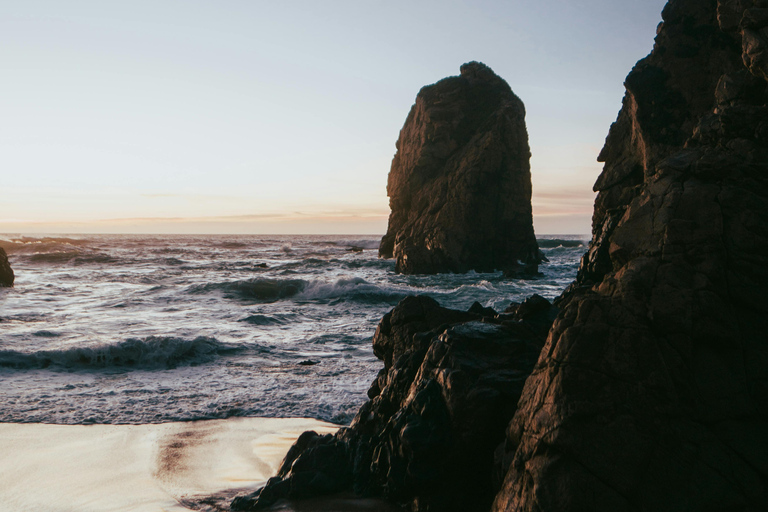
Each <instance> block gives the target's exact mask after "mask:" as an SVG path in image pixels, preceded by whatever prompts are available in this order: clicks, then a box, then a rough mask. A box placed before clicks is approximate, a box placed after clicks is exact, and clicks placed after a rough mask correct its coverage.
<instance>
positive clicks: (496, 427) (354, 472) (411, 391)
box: [232, 296, 557, 512]
mask: <svg viewBox="0 0 768 512" xmlns="http://www.w3.org/2000/svg"><path fill="white" fill-rule="evenodd" d="M556 313H557V309H556V308H555V307H553V306H552V305H551V304H550V303H549V302H548V301H546V300H545V299H543V298H541V297H538V296H534V297H532V298H531V299H529V300H528V301H526V302H524V303H523V304H522V305H519V306H518V307H516V308H514V309H513V311H511V312H510V313H509V314H505V315H497V314H496V312H495V311H493V310H492V309H490V308H483V307H482V306H480V305H479V304H476V305H474V306H473V307H472V308H471V310H470V312H462V311H455V310H450V309H446V308H443V307H440V306H439V305H438V304H437V302H435V301H434V300H433V299H430V298H429V297H407V298H405V299H403V300H402V301H401V302H400V304H398V305H397V307H395V309H393V310H392V311H391V312H390V313H388V314H387V315H385V316H384V318H383V319H382V320H381V323H380V324H379V327H378V329H377V330H376V334H375V336H374V340H373V349H374V352H375V354H376V355H377V356H378V357H379V358H380V359H382V360H383V361H384V368H383V369H382V370H381V371H380V372H379V375H378V377H377V378H376V380H375V381H374V383H373V385H372V386H371V388H370V390H369V391H368V396H369V398H370V401H368V402H367V403H365V404H364V405H363V407H362V408H361V409H360V411H359V412H358V413H357V416H356V417H355V419H354V421H353V422H352V424H351V426H350V427H349V428H344V429H341V430H340V431H339V432H338V433H337V434H336V435H334V436H332V435H326V436H320V435H318V434H315V433H314V432H305V433H304V434H302V436H301V437H300V438H299V440H298V441H297V442H296V444H295V445H294V446H293V447H292V448H291V450H290V451H289V452H288V455H287V456H286V458H285V460H284V461H283V464H282V466H281V467H280V470H279V472H278V475H277V476H276V477H274V478H272V479H270V480H269V482H267V485H266V487H265V488H263V489H262V490H260V491H259V492H257V493H256V494H253V495H250V496H243V497H240V498H237V499H236V500H235V501H234V503H233V507H232V508H233V509H235V510H259V509H262V508H265V507H269V506H271V505H272V504H274V503H275V501H276V500H278V499H284V498H287V499H301V498H307V497H310V496H315V495H319V494H331V493H337V492H341V491H350V490H352V491H354V492H355V493H356V494H357V495H360V496H368V497H371V496H375V497H385V498H387V499H389V500H391V501H394V502H396V503H400V504H404V505H407V507H408V509H409V510H412V511H414V512H416V511H420V512H428V511H431V512H453V511H455V512H459V511H461V512H475V511H476V512H485V511H487V510H488V508H489V507H490V505H491V501H492V500H493V497H494V495H495V494H496V491H497V490H498V488H499V487H500V485H501V477H502V476H503V474H502V473H500V472H499V468H501V467H502V466H503V463H502V462H501V460H500V459H499V458H498V455H499V453H503V450H500V448H501V447H503V443H504V435H505V429H506V426H507V425H508V423H509V421H510V419H511V418H512V415H513V414H514V412H515V407H516V404H517V401H518V399H519V397H520V392H521V391H522V387H523V383H524V382H525V379H526V377H527V376H528V375H529V373H530V371H531V369H532V368H533V365H534V363H535V362H536V358H537V357H538V354H539V351H540V350H541V347H542V346H543V344H544V338H545V336H546V333H547V331H548V330H549V326H550V325H551V324H552V320H553V319H554V317H555V315H556Z"/></svg>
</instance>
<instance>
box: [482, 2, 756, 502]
mask: <svg viewBox="0 0 768 512" xmlns="http://www.w3.org/2000/svg"><path fill="white" fill-rule="evenodd" d="M662 16H663V19H664V22H663V24H662V25H660V27H659V31H658V36H657V38H656V44H655V46H654V49H653V52H652V53H651V54H650V55H649V56H648V57H647V58H645V59H644V60H642V61H640V62H639V63H638V64H637V65H636V66H635V68H634V69H633V70H632V72H631V73H630V74H629V76H628V77H627V80H626V84H625V85H626V96H625V98H624V105H623V108H622V110H621V112H620V114H619V117H618V119H617V121H616V123H615V124H614V125H613V126H612V127H611V130H610V132H609V135H608V138H607V141H606V145H605V148H604V149H603V151H602V154H601V155H600V159H601V160H602V161H604V162H605V168H604V171H603V173H602V174H601V175H600V177H599V178H598V180H597V183H596V184H595V191H597V192H599V195H598V196H597V199H596V203H595V211H594V217H593V239H592V242H591V245H590V249H589V252H588V254H587V255H586V256H585V257H584V259H583V261H582V265H581V268H580V270H579V274H578V278H577V281H576V283H574V285H573V286H572V287H571V288H570V289H569V290H568V292H567V293H566V294H565V295H564V296H563V299H562V300H561V301H560V303H559V304H560V306H561V307H563V311H562V312H561V314H560V316H559V317H558V319H557V320H556V321H555V324H554V326H553V328H552V330H551V331H550V333H549V337H548V340H547V344H546V345H545V347H544V349H543V351H542V353H541V356H540V358H539V361H538V363H537V365H536V367H535V369H534V372H533V374H532V376H531V377H530V378H529V379H528V381H527V382H526V384H525V389H524V391H523V395H522V398H521V400H520V403H519V408H518V410H517V412H516V414H515V417H514V419H513V421H512V424H511V425H510V428H509V430H508V440H507V451H508V453H510V454H514V457H513V459H512V462H511V466H510V468H509V471H508V473H507V476H506V479H505V483H504V486H503V488H502V490H501V492H500V493H499V494H498V495H497V498H496V501H495V503H494V507H493V510H494V511H496V512H501V511H505V512H507V511H537V512H561V511H566V510H590V511H611V512H617V511H645V510H648V511H650V510H653V511H676V512H679V511H705V510H707V511H709V510H711V511H714V510H722V511H725V510H733V511H736V510H739V511H756V510H766V509H767V508H768V335H766V333H768V293H766V290H767V289H768V107H767V106H766V102H767V101H768V95H767V94H766V78H768V2H767V1H765V0H720V1H718V0H671V1H670V2H669V3H668V4H667V6H666V7H665V9H664V12H663V15H662Z"/></svg>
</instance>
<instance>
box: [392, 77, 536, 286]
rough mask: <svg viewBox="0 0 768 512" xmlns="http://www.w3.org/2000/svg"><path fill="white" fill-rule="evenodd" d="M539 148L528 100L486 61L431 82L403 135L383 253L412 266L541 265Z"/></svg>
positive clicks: (403, 268) (423, 270)
mask: <svg viewBox="0 0 768 512" xmlns="http://www.w3.org/2000/svg"><path fill="white" fill-rule="evenodd" d="M530 156H531V154H530V149H529V146H528V132H527V131H526V127H525V106H524V105H523V102H522V101H520V98H518V97H517V96H515V94H514V93H513V92H512V89H510V87H509V85H508V84H507V83H506V82H505V81H504V80H503V79H502V78H501V77H499V76H498V75H496V74H495V73H494V72H493V71H492V70H491V68H489V67H488V66H486V65H485V64H482V63H479V62H469V63H466V64H464V65H463V66H461V74H460V75H459V76H453V77H448V78H445V79H443V80H440V81H439V82H437V83H435V84H433V85H429V86H426V87H424V88H422V89H421V91H419V94H418V95H417V97H416V103H415V104H414V105H413V107H412V108H411V111H410V113H409V114H408V118H407V119H406V121H405V125H404V126H403V128H402V130H401V131H400V138H399V139H398V141H397V153H396V154H395V157H394V159H393V161H392V168H391V170H390V173H389V181H388V184H387V193H388V195H389V198H390V207H391V209H392V213H391V215H390V218H389V228H388V230H387V234H386V235H385V236H384V238H383V239H382V241H381V246H380V248H379V254H380V255H381V256H382V257H385V258H392V257H394V258H396V259H397V263H396V271H397V272H400V273H405V274H431V273H438V272H466V271H468V270H477V271H493V270H505V271H515V270H518V269H520V268H521V267H523V266H525V265H528V267H529V270H535V267H536V265H537V264H538V263H539V262H540V261H541V258H540V252H539V250H538V246H537V244H536V238H535V236H534V233H533V218H532V214H531V170H530Z"/></svg>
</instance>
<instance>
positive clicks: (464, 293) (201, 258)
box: [0, 235, 586, 424]
mask: <svg viewBox="0 0 768 512" xmlns="http://www.w3.org/2000/svg"><path fill="white" fill-rule="evenodd" d="M584 238H586V237H580V236H565V237H563V236H560V237H542V238H540V239H539V244H540V246H541V248H542V250H543V252H544V253H545V254H546V256H547V258H548V259H549V263H546V264H544V265H542V266H541V267H540V271H541V275H540V276H539V277H536V278H533V279H526V280H521V279H506V278H504V277H503V275H502V274H501V273H500V272H497V273H483V274H480V273H474V272H470V273H467V274H438V275H432V276H403V275H398V274H395V272H394V262H393V261H392V260H384V259H379V258H378V253H377V248H378V242H379V240H380V237H377V236H252V235H232V236H225V235H220V236H187V235H170V236H169V235H156V236H155V235H152V236H150V235H82V236H80V235H73V236H66V237H63V236H56V237H44V236H34V237H22V236H8V235H5V236H0V246H2V247H3V248H5V249H6V251H7V252H8V255H9V258H10V261H11V265H12V266H13V269H14V271H15V273H16V283H15V287H14V288H10V289H2V288H0V404H2V407H1V408H0V422H46V423H61V424H89V423H159V422H169V421H184V420H197V419H210V418H227V417H232V416H251V417H252V416H259V417H312V418H318V419H322V420H325V421H330V422H334V423H338V424H345V423H348V422H349V421H350V420H351V419H352V417H353V416H354V414H355V412H356V411H357V409H358V408H359V407H360V405H361V404H362V403H363V402H364V401H365V400H366V395H365V393H366V391H367V389H368V386H369V385H370V383H371V381H372V380H373V378H374V377H375V375H376V373H377V372H378V370H379V369H380V368H381V367H382V363H381V362H380V361H378V360H377V359H376V357H375V356H374V355H373V351H372V348H371V341H372V337H373V334H374V332H375V330H376V326H377V324H378V322H379V320H380V319H381V317H382V316H383V315H384V314H385V313H386V312H387V311H389V310H390V309H391V308H392V307H394V306H395V305H396V304H397V302H398V301H399V300H400V299H402V298H403V297H405V296H407V295H410V294H414V295H416V294H421V295H428V296H430V297H433V298H434V299H436V300H437V301H438V302H440V304H441V305H443V306H446V307H450V308H455V309H464V310H465V309H467V308H469V307H470V306H471V305H472V304H473V303H474V302H475V301H477V302H480V303H481V304H482V305H483V306H490V307H493V308H494V309H496V310H497V311H503V310H504V309H505V308H506V307H507V306H508V305H509V304H510V303H512V302H519V301H521V300H523V299H524V298H525V297H527V296H529V295H532V294H534V293H538V294H540V295H542V296H544V297H546V298H549V299H552V298H554V297H556V296H557V295H559V294H560V293H561V292H562V290H563V289H564V288H565V287H566V286H567V285H568V284H569V283H570V282H571V281H572V280H573V278H574V277H575V274H576V269H577V267H578V262H579V258H580V257H581V255H582V254H583V253H584V250H585V245H586V242H585V241H584Z"/></svg>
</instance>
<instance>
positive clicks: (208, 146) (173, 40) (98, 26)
mask: <svg viewBox="0 0 768 512" xmlns="http://www.w3.org/2000/svg"><path fill="white" fill-rule="evenodd" d="M663 5H664V1H663V0H644V1H643V2H630V1H628V0H625V1H620V2H616V1H610V0H593V1H588V2H583V3H581V4H580V5H579V6H575V5H573V4H572V3H569V2H567V1H566V0H553V1H551V2H528V1H525V2H493V1H483V2H473V3H471V4H470V3H466V2H461V1H456V2H454V1H451V2H436V1H432V2H418V3H405V2H387V3H383V2H364V3H360V2H351V1H350V2H346V1H334V2H328V3H316V2H293V3H277V2H270V3H267V2H248V1H230V2H224V3H213V2H204V1H181V0H173V1H171V0H167V1H162V2H148V1H137V2H131V3H128V4H113V3H103V2H97V1H72V2H66V3H62V2H55V1H53V0H31V1H25V2H4V3H2V4H0V65H2V67H3V69H6V70H8V73H6V74H5V76H4V79H3V86H4V94H3V95H2V96H0V116H2V119H3V122H2V123H0V168H2V169H3V174H2V176H3V182H2V183H3V196H2V199H0V233H6V234H22V233H24V234H34V233H221V234H236V233H243V234H248V233H253V234H305V233H307V234H311V233H318V234H321V233H322V234H383V233H384V232H385V231H386V226H387V218H388V215H389V205H388V198H387V195H386V183H387V174H388V172H389V168H390V163H391V160H392V157H393V155H394V152H395V141H396V140H397V137H398V133H399V130H400V128H401V127H402V125H403V122H404V121H405V119H406V116H407V114H408V111H409V109H410V107H411V105H412V104H413V101H414V98H415V97H416V94H417V92H418V91H419V89H420V88H421V87H422V86H424V85H428V84H431V83H434V82H436V81H438V80H440V79H441V78H444V77H446V76H451V75H457V74H458V73H459V66H460V65H461V64H462V63H464V62H468V61H471V60H478V61H482V62H484V63H485V64H487V65H488V66H490V67H491V68H492V69H493V70H494V71H495V72H496V73H497V74H499V76H501V77H502V78H504V79H505V80H506V81H507V82H508V83H509V85H510V86H511V88H512V90H513V91H514V92H515V93H516V94H517V95H518V96H519V97H520V98H521V99H522V100H523V102H524V103H525V105H526V110H527V118H526V121H527V125H528V132H529V136H530V146H531V152H532V155H533V156H532V159H531V173H532V180H533V212H534V225H535V229H536V232H537V233H538V234H586V233H588V232H589V231H590V221H591V213H592V204H593V201H594V194H593V192H592V190H591V189H592V185H593V183H594V181H595V179H596V178H597V176H598V174H599V173H600V171H601V164H599V163H598V162H597V161H596V158H597V155H598V153H599V151H600V149H601V148H602V144H603V142H604V140H605V136H606V135H607V133H608V128H609V126H610V124H611V123H612V122H613V121H614V120H615V118H616V114H617V113H618V111H619V108H620V106H621V98H622V95H623V92H624V91H623V86H622V82H623V79H624V77H625V76H626V74H627V73H628V72H629V70H630V69H631V68H632V66H633V65H634V63H635V62H636V61H637V60H638V59H639V58H642V57H644V56H645V55H646V54H647V53H648V52H649V51H650V50H651V46H650V44H649V41H650V40H651V39H652V37H653V34H654V33H655V29H656V25H657V23H658V22H659V21H660V19H661V18H660V12H661V9H662V7H663Z"/></svg>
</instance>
